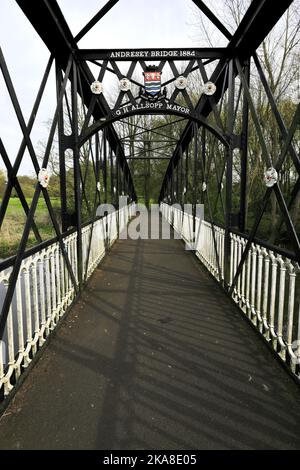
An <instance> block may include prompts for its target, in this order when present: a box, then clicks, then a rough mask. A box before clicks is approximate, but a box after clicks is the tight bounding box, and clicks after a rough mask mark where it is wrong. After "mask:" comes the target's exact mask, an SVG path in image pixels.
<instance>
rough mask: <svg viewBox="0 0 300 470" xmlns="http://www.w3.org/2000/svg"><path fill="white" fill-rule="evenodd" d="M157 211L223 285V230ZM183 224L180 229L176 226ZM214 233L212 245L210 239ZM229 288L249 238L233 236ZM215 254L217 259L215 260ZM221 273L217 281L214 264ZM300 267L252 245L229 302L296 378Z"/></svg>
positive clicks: (180, 214) (166, 210) (299, 341)
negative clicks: (267, 343)
mask: <svg viewBox="0 0 300 470" xmlns="http://www.w3.org/2000/svg"><path fill="white" fill-rule="evenodd" d="M161 212H162V215H163V216H164V217H165V219H166V220H167V221H168V222H169V223H171V224H172V225H173V227H174V229H175V230H176V231H177V232H178V233H179V234H180V236H181V238H182V239H184V240H185V242H187V243H188V244H189V245H190V244H192V243H193V241H194V250H195V254H196V256H197V257H198V258H199V259H200V260H201V262H202V263H203V264H204V265H205V266H206V268H207V269H208V270H209V271H210V272H211V274H213V276H214V277H215V278H216V279H217V280H218V281H219V282H221V283H223V281H224V262H225V259H224V241H225V231H224V230H223V229H222V228H220V227H218V226H216V225H215V226H214V227H212V224H210V223H209V222H206V221H203V220H202V221H200V220H199V219H197V218H196V220H195V234H194V233H192V230H191V226H193V221H192V216H191V215H188V214H184V213H183V211H180V210H179V209H178V208H174V207H171V206H169V205H167V204H161ZM180 220H181V221H182V223H181V224H180V223H179V221H180ZM213 231H214V234H215V241H214V236H213ZM230 237H231V250H230V283H229V286H231V285H232V283H233V280H234V277H235V274H236V272H237V269H238V266H239V263H240V261H241V258H242V254H243V251H244V249H245V247H246V244H247V239H246V238H244V237H242V236H240V235H236V234H233V233H231V235H230ZM217 254H218V256H217ZM217 259H219V266H220V270H221V279H220V276H219V268H218V261H217ZM299 272H300V268H299V265H298V264H297V263H296V262H295V261H293V260H292V259H290V258H288V257H286V256H282V255H280V254H279V253H276V252H275V251H272V250H270V249H267V248H264V247H263V246H261V245H259V244H257V243H252V244H251V248H250V251H249V254H248V256H247V259H246V261H245V263H244V265H243V268H242V271H241V274H240V276H239V278H238V281H237V283H236V285H235V288H234V290H233V294H232V298H233V300H234V301H235V302H236V304H237V305H238V306H239V307H240V309H241V310H242V311H243V312H244V314H245V315H247V317H248V318H249V319H250V320H251V321H252V323H253V324H254V325H255V326H256V328H257V330H258V331H259V332H260V334H262V335H263V336H264V337H265V338H266V340H267V341H268V342H269V343H270V344H271V345H272V347H273V348H274V350H275V351H276V352H277V353H278V354H279V355H280V357H281V358H282V359H283V360H284V361H286V362H287V363H288V365H289V366H290V368H291V370H292V372H294V373H295V374H296V375H297V376H298V377H299V378H300V370H299V369H300V368H299V364H300V275H299Z"/></svg>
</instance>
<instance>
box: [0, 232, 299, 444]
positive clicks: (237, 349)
mask: <svg viewBox="0 0 300 470" xmlns="http://www.w3.org/2000/svg"><path fill="white" fill-rule="evenodd" d="M299 429H300V402H299V389H298V388H297V386H296V385H295V384H294V383H293V381H292V380H291V378H290V377H289V376H288V375H287V373H286V372H285V371H284V370H283V369H282V368H281V366H280V365H279V363H278V362H277V361H276V359H275V358H274V357H273V355H272V353H271V352H270V351H269V350H268V349H267V348H266V347H265V345H264V344H263V343H262V341H261V339H260V338H259V337H258V335H257V334H256V333H255V332H254V331H253V330H252V329H251V328H250V327H249V325H248V324H247V322H246V321H245V320H244V319H243V318H242V316H241V314H240V313H239V312H238V310H237V309H236V308H235V307H234V306H233V305H232V304H231V302H230V301H229V299H228V298H227V297H226V296H225V294H224V295H223V294H222V292H221V291H220V290H219V288H218V286H217V285H216V284H215V283H214V281H213V280H212V279H211V278H210V277H209V276H208V274H207V273H206V272H205V271H204V269H202V268H201V266H200V265H199V264H198V262H197V260H196V259H195V258H194V256H193V254H192V253H188V252H185V251H184V249H183V245H182V243H181V242H180V241H176V240H170V241H163V240H156V241H155V240H153V241H150V240H149V241H118V242H117V243H116V245H115V246H114V248H113V250H112V253H111V255H109V256H108V257H107V258H106V259H105V260H104V262H103V263H102V265H101V266H100V268H99V269H97V270H96V272H95V274H94V275H93V277H92V278H91V280H90V282H89V284H88V286H87V288H86V290H85V292H84V293H83V295H82V298H81V300H80V301H79V302H78V303H77V305H76V306H75V307H74V308H73V309H72V311H71V313H70V314H69V315H68V317H67V319H66V320H65V321H64V323H63V325H62V327H61V328H60V329H59V331H58V332H57V334H56V336H55V337H54V338H53V339H52V341H51V343H50V345H49V347H48V348H47V350H46V351H45V352H44V354H43V356H42V358H41V359H40V361H39V362H38V364H37V365H36V367H35V368H34V369H33V371H32V372H31V374H30V375H29V377H28V378H27V380H26V381H25V383H24V384H23V386H22V387H21V389H20V390H19V392H18V393H17V395H16V397H15V399H14V400H13V402H12V403H11V405H10V406H9V407H8V409H7V410H6V413H5V415H4V416H3V417H2V419H1V422H0V448H1V449H112V450H113V449H147V450H148V449H149V450H150V449H299V448H300V431H299Z"/></svg>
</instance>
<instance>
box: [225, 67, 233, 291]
mask: <svg viewBox="0 0 300 470" xmlns="http://www.w3.org/2000/svg"><path fill="white" fill-rule="evenodd" d="M234 91H235V81H234V71H233V61H232V60H231V61H230V63H229V66H228V120H227V122H228V129H227V132H228V135H229V136H230V145H229V147H228V149H227V152H226V161H227V164H226V209H225V246H224V282H225V288H229V287H230V250H231V246H230V245H231V241H230V229H231V213H232V167H233V130H234Z"/></svg>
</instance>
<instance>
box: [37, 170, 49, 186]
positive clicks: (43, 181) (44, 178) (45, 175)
mask: <svg viewBox="0 0 300 470" xmlns="http://www.w3.org/2000/svg"><path fill="white" fill-rule="evenodd" d="M49 181H50V175H49V172H48V170H47V168H42V169H41V170H40V171H39V174H38V182H39V183H40V185H41V186H42V188H47V187H48V184H49Z"/></svg>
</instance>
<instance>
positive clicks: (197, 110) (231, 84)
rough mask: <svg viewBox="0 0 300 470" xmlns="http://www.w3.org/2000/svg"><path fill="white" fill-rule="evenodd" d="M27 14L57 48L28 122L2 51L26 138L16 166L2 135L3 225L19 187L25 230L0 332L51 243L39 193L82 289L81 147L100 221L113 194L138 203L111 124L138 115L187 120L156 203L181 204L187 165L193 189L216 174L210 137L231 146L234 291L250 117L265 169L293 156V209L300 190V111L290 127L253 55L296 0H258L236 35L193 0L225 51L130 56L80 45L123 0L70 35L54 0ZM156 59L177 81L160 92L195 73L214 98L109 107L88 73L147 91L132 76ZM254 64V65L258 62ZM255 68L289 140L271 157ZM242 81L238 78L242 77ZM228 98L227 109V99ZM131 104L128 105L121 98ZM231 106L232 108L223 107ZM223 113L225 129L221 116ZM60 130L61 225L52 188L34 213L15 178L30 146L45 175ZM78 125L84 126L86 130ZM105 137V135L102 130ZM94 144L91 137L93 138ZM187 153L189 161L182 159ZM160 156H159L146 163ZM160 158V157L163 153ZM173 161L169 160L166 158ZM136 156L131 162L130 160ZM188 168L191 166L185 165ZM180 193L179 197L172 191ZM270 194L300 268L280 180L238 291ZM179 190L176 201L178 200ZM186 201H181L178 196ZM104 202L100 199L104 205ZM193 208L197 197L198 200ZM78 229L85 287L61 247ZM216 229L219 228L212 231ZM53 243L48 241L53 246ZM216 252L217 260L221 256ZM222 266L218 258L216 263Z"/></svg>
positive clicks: (180, 94) (28, 8)
mask: <svg viewBox="0 0 300 470" xmlns="http://www.w3.org/2000/svg"><path fill="white" fill-rule="evenodd" d="M16 2H17V3H18V5H19V6H20V8H21V9H22V10H23V12H24V14H25V15H26V16H27V18H28V19H29V21H30V22H31V24H32V25H33V27H34V28H35V30H36V31H37V33H38V34H39V35H40V37H41V38H42V40H43V41H44V43H45V45H46V46H47V48H48V49H49V51H50V59H49V62H48V65H47V68H46V71H45V75H44V77H43V80H42V83H41V86H40V89H39V91H38V94H37V98H36V102H35V104H34V107H33V110H32V114H31V116H30V119H29V121H28V123H27V124H26V123H25V120H24V117H23V114H22V111H21V108H20V105H19V102H18V99H17V96H16V93H15V90H14V86H13V83H12V81H11V78H10V74H9V71H8V68H7V66H6V62H5V59H4V56H3V54H2V52H1V53H0V67H1V71H2V73H3V76H4V79H5V82H6V86H7V89H8V92H9V94H10V98H11V101H12V104H13V106H14V109H15V112H16V116H17V118H18V121H19V124H20V127H21V129H22V133H23V141H22V144H21V146H20V149H19V152H18V155H17V157H16V160H15V162H14V163H11V159H10V158H9V156H8V155H7V152H6V149H5V148H4V145H3V142H2V141H1V139H0V153H1V156H2V158H3V161H4V163H5V165H6V168H7V173H8V184H7V188H6V192H5V195H4V198H3V201H2V204H1V208H0V226H1V225H2V223H3V220H4V216H5V214H6V211H7V207H8V203H9V199H10V196H11V193H12V190H13V188H15V190H16V192H17V194H18V196H19V198H20V200H21V203H22V205H23V207H24V211H25V213H26V214H27V220H26V224H25V228H24V233H23V236H22V240H21V243H20V246H19V248H18V252H17V254H16V256H14V257H13V258H12V259H10V260H7V261H4V262H2V263H0V270H2V269H5V268H7V267H8V266H12V272H11V277H10V281H9V285H8V289H7V292H6V297H5V300H4V303H3V307H2V312H1V319H0V337H1V336H2V335H3V332H4V329H5V325H6V321H7V317H8V313H9V309H10V305H11V302H12V298H13V295H14V291H15V286H16V281H17V278H18V275H19V270H20V266H21V263H22V260H23V259H24V258H25V257H26V256H28V254H29V253H32V252H33V251H38V250H39V249H41V247H43V246H45V242H44V243H42V240H41V237H40V234H39V230H38V227H37V226H36V225H35V222H34V215H35V212H36V208H37V205H38V201H39V198H40V196H41V195H43V197H44V199H45V202H46V204H47V207H48V210H49V214H50V216H51V220H52V223H53V227H54V229H55V232H56V240H57V241H58V242H59V243H60V248H61V251H62V253H63V255H64V259H65V263H66V266H67V267H68V270H69V272H70V275H71V278H72V280H73V283H74V287H75V289H76V292H78V293H79V292H80V290H81V289H82V285H83V281H84V272H83V266H82V239H81V229H82V225H83V224H82V217H81V205H82V200H84V199H85V198H86V195H85V192H86V186H85V185H86V181H87V175H86V174H85V175H84V174H82V170H81V166H80V151H81V149H82V147H83V146H84V145H86V144H88V146H89V149H90V150H91V149H92V150H91V155H92V161H91V167H92V170H93V172H94V175H95V181H96V182H97V183H99V182H100V176H101V181H104V186H105V194H104V196H103V197H102V196H100V195H97V197H96V199H95V204H94V207H90V219H91V222H92V221H93V220H96V219H95V208H96V207H97V204H99V203H100V202H107V195H108V192H109V191H110V193H111V197H112V199H113V198H115V202H116V203H117V196H118V195H119V194H122V193H123V194H124V193H125V194H126V195H128V198H129V200H130V201H136V193H135V190H134V185H133V180H132V176H131V173H130V170H129V166H128V162H127V158H126V154H125V152H124V142H123V141H122V140H121V139H120V138H119V136H118V133H117V131H116V129H115V127H114V126H113V123H114V122H117V121H119V120H121V119H125V118H127V117H129V116H132V115H135V114H162V115H164V114H170V115H175V116H178V117H179V118H181V119H185V120H186V121H187V124H186V127H185V129H184V131H183V133H182V135H181V137H180V138H179V140H178V142H177V145H176V148H175V151H174V153H173V155H172V156H171V158H170V161H169V165H168V169H167V172H166V175H165V178H164V181H163V184H162V189H161V193H160V197H159V202H162V201H167V202H169V203H174V202H180V203H183V202H184V197H183V196H182V195H183V194H184V191H183V188H184V187H186V185H187V182H186V180H184V177H183V174H185V175H186V174H187V172H186V171H184V168H183V164H185V165H187V167H188V165H192V164H194V165H195V166H194V188H195V186H196V182H197V178H198V175H197V168H198V164H197V162H200V164H201V172H202V174H203V175H204V176H205V175H207V173H208V172H209V165H208V164H207V162H206V153H205V152H206V139H207V138H208V136H210V135H213V136H214V137H215V138H216V139H217V141H218V142H219V143H220V145H221V146H223V149H224V155H225V157H224V162H223V167H222V168H219V169H218V188H219V193H218V197H220V198H222V195H221V186H222V179H223V175H226V196H225V200H224V201H223V200H222V204H223V208H224V214H225V283H224V286H225V288H226V289H227V288H228V285H229V258H230V232H232V231H233V230H235V231H237V232H239V233H242V234H245V211H246V188H247V158H248V123H249V114H250V115H251V117H252V120H253V123H254V125H255V129H256V132H257V135H258V139H259V142H260V147H261V151H262V155H263V158H264V160H265V163H266V166H267V167H274V168H275V169H276V170H277V171H278V172H280V169H281V168H282V165H283V163H284V161H285V158H286V156H287V155H288V154H289V155H290V156H291V158H292V160H293V163H294V165H295V168H296V170H297V172H298V175H299V177H298V180H297V182H296V185H295V187H294V190H293V194H292V199H291V201H290V203H289V204H290V205H291V204H292V203H293V201H294V200H295V198H296V196H297V194H298V192H299V189H300V160H299V155H298V154H297V152H296V150H295V148H294V147H293V144H292V140H293V136H294V134H295V131H296V129H297V126H298V125H299V118H300V106H298V107H297V110H296V114H295V116H294V119H293V123H292V125H291V127H290V129H287V128H286V126H285V124H284V121H283V118H282V116H281V114H280V112H279V110H278V108H277V106H276V102H275V99H274V97H273V95H272V92H271V90H270V88H269V86H268V82H267V79H266V77H265V75H264V72H263V68H262V66H261V64H260V60H259V58H258V56H257V54H256V50H257V48H258V47H259V46H260V44H261V43H262V41H263V40H264V39H265V38H266V37H267V35H268V34H269V32H270V31H271V30H272V28H273V27H274V25H275V24H276V23H277V21H278V20H279V19H280V18H281V16H282V15H283V14H284V12H285V11H286V10H287V9H288V7H289V6H290V5H291V3H292V0H283V1H281V2H274V1H272V0H253V1H252V2H251V4H250V6H249V9H248V10H247V12H246V14H245V16H244V18H243V19H242V21H241V23H240V25H239V26H238V28H237V30H236V32H235V33H234V34H231V33H230V32H229V31H228V30H227V28H226V27H225V26H224V25H223V24H222V22H221V21H220V20H219V19H218V18H217V17H216V15H215V14H214V13H213V12H212V11H211V10H210V9H209V8H208V7H207V6H206V5H205V3H204V2H202V1H200V0H193V2H194V4H195V5H197V6H198V8H199V9H200V10H201V11H202V12H203V13H204V14H205V15H206V16H207V17H208V18H209V20H210V21H211V22H212V23H213V24H214V25H215V26H216V28H218V30H219V31H220V32H221V33H222V34H223V35H224V36H225V37H226V38H227V40H228V47H226V48H202V49H201V48H194V49H182V48H178V49H174V48H173V49H158V50H149V49H135V50H133V49H130V50H128V49H127V50H124V49H120V50H103V49H92V50H86V49H80V48H79V47H78V42H79V41H80V40H81V39H82V38H83V37H84V36H85V35H86V34H87V33H88V32H89V31H90V30H91V29H92V28H93V27H94V26H95V25H96V24H97V23H98V22H99V21H100V20H101V19H102V18H103V17H104V16H105V15H106V14H107V13H108V12H109V11H110V10H111V9H112V8H113V7H114V6H115V5H116V4H117V3H118V0H110V1H108V2H107V3H106V4H105V5H104V6H103V8H102V9H101V10H100V11H99V12H98V13H97V14H96V15H95V16H94V17H93V18H92V19H91V21H90V22H89V23H88V24H87V25H86V26H85V27H84V28H83V29H82V31H81V32H80V33H79V34H78V35H77V36H76V37H73V35H72V33H71V31H70V28H69V26H68V24H67V22H66V20H65V18H64V16H63V14H62V12H61V10H60V8H59V5H58V3H57V2H56V1H55V0H52V1H50V0H39V1H36V2H34V5H33V3H32V2H28V1H26V0H16ZM178 61H181V62H184V64H185V70H184V72H180V71H179V68H178V66H177V65H176V63H177V62H178ZM119 62H126V63H128V72H127V74H125V75H124V74H123V73H122V72H121V70H120V67H119V65H118V64H119ZM151 62H158V66H157V67H158V70H159V71H160V72H163V70H164V68H165V67H166V66H167V65H168V67H169V68H170V70H171V71H172V74H173V77H172V78H171V79H169V80H167V81H166V82H165V83H162V88H164V87H167V86H168V85H171V84H174V82H175V81H176V80H177V79H178V77H179V76H182V75H183V76H184V77H186V78H187V77H188V76H189V75H190V74H191V73H192V72H194V71H196V70H198V71H199V72H200V74H201V77H202V80H203V82H204V83H205V82H208V81H211V82H213V83H214V84H215V85H216V92H215V94H213V95H211V96H208V95H206V94H202V95H201V96H200V98H199V101H198V102H197V103H194V102H193V100H192V98H191V96H190V94H189V92H188V91H187V90H186V89H182V90H179V89H178V88H176V87H175V88H174V89H172V93H171V94H170V95H169V96H165V98H164V99H163V100H162V101H157V102H143V101H141V98H140V95H136V96H135V95H134V93H133V92H132V91H131V90H127V91H120V92H119V95H118V97H117V99H116V102H115V103H114V105H113V106H110V105H109V104H108V102H107V100H106V99H105V96H104V94H103V93H101V94H99V95H95V94H93V93H92V92H91V84H92V83H93V82H94V80H95V79H94V76H93V74H92V72H91V69H90V67H89V63H92V64H94V65H97V66H98V67H99V76H98V81H99V82H102V81H103V79H104V78H105V76H106V74H108V73H109V74H113V75H114V76H115V77H117V79H118V80H121V79H122V78H126V79H127V80H129V81H130V83H131V84H132V85H135V86H136V87H140V88H141V87H143V83H141V82H139V81H138V80H136V79H135V78H134V77H133V75H134V72H135V70H136V67H137V65H139V66H140V67H141V68H142V70H143V71H146V70H147V65H149V63H151ZM214 62H216V65H215V68H214V71H213V73H212V75H211V76H210V77H209V76H208V73H207V66H208V65H209V66H211V65H212V64H214ZM53 63H55V69H56V85H57V107H56V111H55V115H54V119H53V121H52V126H51V129H50V133H49V139H48V143H47V147H46V150H45V155H44V161H43V163H42V165H41V166H40V164H39V162H38V159H37V155H36V151H35V149H34V147H33V145H32V141H31V137H30V134H31V130H32V128H33V125H34V121H35V116H36V114H37V110H38V108H39V105H40V102H41V99H42V96H43V93H44V91H45V87H46V83H47V80H48V78H49V74H50V70H51V67H52V65H53ZM251 64H252V65H251ZM250 65H251V66H254V67H255V68H256V70H257V71H258V74H259V76H260V79H261V82H262V84H263V87H264V89H265V92H266V94H267V97H268V100H269V103H270V105H271V109H272V112H273V114H274V117H275V120H276V122H277V125H278V128H279V131H280V133H281V136H282V141H283V145H282V153H281V155H278V156H277V159H276V161H273V160H272V158H271V155H270V153H269V150H268V146H267V144H266V141H265V138H264V135H263V132H262V129H261V123H260V122H259V118H258V115H257V112H256V109H255V106H254V103H253V99H252V97H251V93H250V84H249V82H250ZM237 79H238V80H237ZM69 84H70V85H71V93H70V95H68V93H67V87H68V85H69ZM226 93H227V101H226V106H225V104H224V96H225V94H226ZM242 99H243V119H242V121H243V122H242V130H241V133H239V134H236V133H235V132H234V128H235V119H236V115H237V107H238V106H239V103H240V102H241V101H240V100H242ZM124 100H125V102H124ZM64 103H65V105H66V108H67V114H68V116H67V120H68V121H69V122H70V123H71V128H72V131H71V134H67V133H66V122H65V121H66V116H65V111H64ZM80 107H82V108H83V109H84V123H83V125H82V127H81V126H80V123H79V122H78V109H79V108H80ZM224 110H225V111H224ZM224 112H226V114H227V119H226V125H224V120H222V116H221V114H222V113H224ZM57 127H58V134H59V155H60V181H61V183H60V185H61V187H60V190H61V220H62V227H61V228H60V226H59V224H58V221H57V219H56V216H55V213H54V210H53V207H52V204H51V200H50V198H49V195H48V192H47V189H46V188H42V187H41V185H37V187H36V190H35V194H34V197H33V200H32V203H31V206H30V207H28V205H27V202H26V199H25V197H24V195H23V193H22V189H21V186H20V184H19V182H18V178H17V173H18V169H19V167H20V164H21V161H22V158H23V156H24V153H25V150H26V149H27V150H28V152H29V154H30V157H31V160H32V162H33V165H34V168H35V171H36V173H37V175H38V173H39V171H40V169H41V167H42V168H46V167H47V165H48V163H49V157H50V151H51V147H52V144H53V139H54V135H55V131H56V128H57ZM80 127H81V128H80ZM100 131H101V132H100ZM93 139H94V140H93ZM192 142H193V147H194V151H193V155H194V159H195V161H194V163H193V162H192V152H191V143H192ZM235 149H239V150H240V152H241V168H242V175H241V181H240V210H239V213H238V214H233V213H232V186H233V153H234V150H235ZM67 150H71V151H72V153H73V164H74V192H75V194H74V196H75V211H74V213H72V214H70V213H69V212H68V208H67V197H68V194H67V183H66V151H67ZM184 156H185V159H184V158H183V157H184ZM143 158H154V157H151V156H150V157H149V156H148V157H143ZM157 158H160V157H157ZM163 158H166V157H163ZM129 159H130V157H129ZM108 163H110V170H111V173H110V175H109V176H110V177H109V181H110V188H108V187H107V180H108V175H107V172H108V166H107V164H108ZM187 167H186V169H187ZM174 188H176V191H174ZM272 193H275V195H276V199H277V201H278V205H279V207H280V209H281V213H282V218H283V220H284V221H285V223H286V226H287V228H288V232H289V237H290V240H291V242H292V246H293V253H289V255H290V256H291V258H293V259H296V260H298V262H300V243H299V239H298V236H297V233H296V230H295V227H294V225H293V222H292V220H291V217H290V214H289V205H288V204H287V203H286V201H285V199H284V196H283V194H282V191H281V189H280V185H279V184H276V185H274V186H273V187H272V188H268V189H267V190H266V193H265V195H264V199H263V205H262V209H261V210H260V212H259V214H257V219H256V221H255V223H254V225H253V228H252V230H251V233H250V235H248V236H247V238H248V242H247V245H246V248H245V250H244V253H243V256H242V260H241V262H240V264H239V267H238V269H237V272H236V275H235V279H234V282H233V284H232V285H231V287H230V292H231V293H232V291H233V289H234V285H235V283H236V282H237V279H238V277H239V275H240V273H241V270H242V267H243V263H244V262H245V260H246V257H247V254H248V252H249V249H250V246H251V243H252V242H253V241H254V240H255V237H256V234H257V228H258V226H259V223H260V221H261V219H262V217H263V214H264V212H265V210H266V207H267V204H268V201H269V199H270V196H271V194H272ZM175 194H176V196H175ZM179 195H180V197H179V198H178V196H179ZM101 198H102V200H101ZM193 198H194V199H193V200H194V206H195V204H196V202H197V197H196V195H195V194H194V195H193ZM205 198H206V203H207V208H208V211H209V219H210V221H211V223H212V227H214V225H213V204H212V201H211V200H210V198H209V191H207V192H206V193H205ZM30 230H33V232H34V234H35V237H36V240H37V242H38V245H37V247H36V248H34V249H33V250H31V251H28V250H27V251H26V244H27V240H28V236H29V233H30ZM72 230H73V231H74V230H76V231H77V234H78V242H77V254H78V260H79V262H78V273H77V275H78V282H76V279H75V277H76V276H75V273H74V272H73V271H72V267H71V264H70V260H69V258H68V254H67V252H66V250H65V246H64V238H65V236H66V235H67V234H69V233H71V232H72ZM213 233H214V230H213ZM46 243H48V242H46ZM217 256H218V255H217ZM218 264H219V265H220V261H218Z"/></svg>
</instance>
